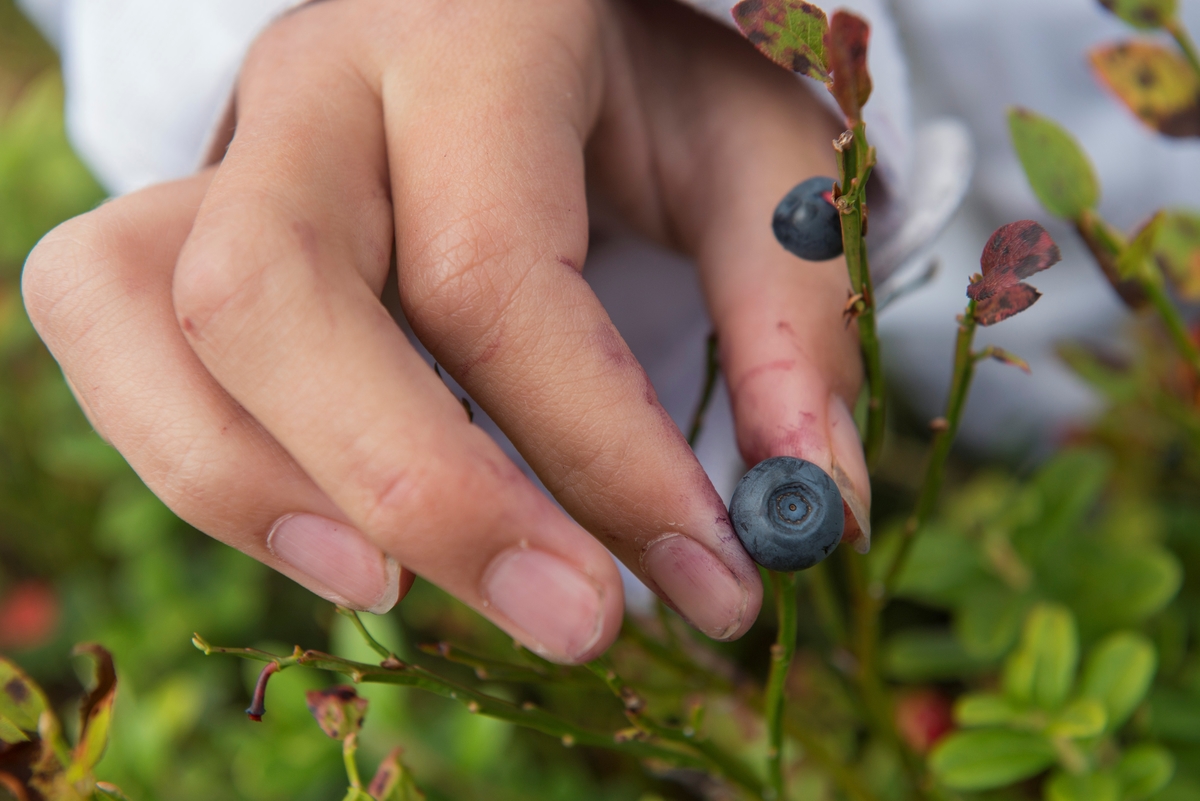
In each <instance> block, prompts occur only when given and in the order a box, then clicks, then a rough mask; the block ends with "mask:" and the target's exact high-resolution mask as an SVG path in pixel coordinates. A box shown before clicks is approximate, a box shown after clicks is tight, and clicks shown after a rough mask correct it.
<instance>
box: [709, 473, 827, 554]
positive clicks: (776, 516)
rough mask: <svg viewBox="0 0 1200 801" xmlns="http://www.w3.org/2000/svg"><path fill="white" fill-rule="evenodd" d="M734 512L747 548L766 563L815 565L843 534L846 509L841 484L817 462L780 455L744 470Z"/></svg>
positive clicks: (731, 510)
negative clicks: (747, 470)
mask: <svg viewBox="0 0 1200 801" xmlns="http://www.w3.org/2000/svg"><path fill="white" fill-rule="evenodd" d="M729 515H730V517H731V518H732V520H733V528H734V531H736V532H737V535H738V537H739V538H740V539H741V541H742V545H744V546H746V551H747V552H748V553H749V554H750V556H751V557H752V558H753V559H754V561H756V562H758V563H759V564H760V565H762V566H763V567H766V568H769V569H771V570H780V571H793V570H804V569H805V568H809V567H812V566H813V565H815V564H816V563H817V562H820V561H821V560H823V559H824V558H825V557H826V556H829V554H831V553H833V549H834V548H836V547H837V544H838V543H839V542H841V540H842V530H843V528H844V526H845V513H844V512H843V508H842V494H841V493H840V492H838V488H837V484H834V483H833V479H832V478H830V477H829V474H828V473H826V472H825V471H824V470H822V469H821V468H819V467H817V466H816V465H815V464H813V463H812V462H806V461H804V460H803V459H795V458H793V457H791V456H777V457H775V458H773V459H767V460H766V461H763V462H759V463H758V464H757V465H755V466H754V467H753V468H752V469H751V470H750V472H749V473H747V474H746V475H744V476H742V480H741V481H739V482H738V485H737V489H736V490H734V492H733V501H732V502H731V503H730V504H729Z"/></svg>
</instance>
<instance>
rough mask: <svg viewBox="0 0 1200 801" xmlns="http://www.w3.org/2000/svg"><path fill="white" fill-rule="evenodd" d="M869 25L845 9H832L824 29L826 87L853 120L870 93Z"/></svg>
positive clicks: (859, 114) (854, 121) (847, 116)
mask: <svg viewBox="0 0 1200 801" xmlns="http://www.w3.org/2000/svg"><path fill="white" fill-rule="evenodd" d="M870 38H871V27H870V26H869V25H867V23H866V21H865V20H863V19H862V18H861V17H856V16H855V15H853V14H851V13H850V12H849V11H836V12H834V14H833V20H832V21H831V22H830V25H829V30H827V31H826V32H825V52H826V54H827V55H828V59H829V70H830V72H832V74H833V84H832V85H831V86H830V89H829V91H830V92H832V93H833V97H834V99H835V100H837V103H838V106H839V107H840V108H841V109H842V113H843V114H845V115H846V119H847V120H848V121H849V122H850V123H851V124H853V123H857V122H858V121H860V120H861V119H862V107H863V106H864V105H866V103H867V99H868V98H869V97H870V96H871V73H870V72H868V71H867V42H868V40H869V39H870Z"/></svg>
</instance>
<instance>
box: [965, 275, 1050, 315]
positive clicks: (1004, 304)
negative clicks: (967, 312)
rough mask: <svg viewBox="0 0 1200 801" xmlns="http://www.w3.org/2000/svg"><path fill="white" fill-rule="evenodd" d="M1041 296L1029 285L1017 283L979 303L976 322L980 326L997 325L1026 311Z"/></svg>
mask: <svg viewBox="0 0 1200 801" xmlns="http://www.w3.org/2000/svg"><path fill="white" fill-rule="evenodd" d="M1041 296H1042V293H1041V292H1038V291H1037V290H1036V289H1034V288H1033V287H1031V286H1030V285H1029V284H1021V283H1017V284H1013V285H1012V286H1008V287H1005V288H1004V289H1002V290H1000V291H999V292H997V293H996V294H994V295H992V296H991V297H989V298H988V299H987V300H984V301H980V302H979V304H978V305H977V306H976V307H975V321H976V322H977V323H979V324H980V325H995V324H996V323H999V322H1002V321H1004V320H1007V319H1008V318H1009V317H1012V316H1013V315H1014V314H1020V313H1021V312H1023V311H1025V310H1026V309H1028V308H1029V307H1030V306H1032V305H1033V304H1034V303H1036V302H1037V299H1038V298H1040V297H1041Z"/></svg>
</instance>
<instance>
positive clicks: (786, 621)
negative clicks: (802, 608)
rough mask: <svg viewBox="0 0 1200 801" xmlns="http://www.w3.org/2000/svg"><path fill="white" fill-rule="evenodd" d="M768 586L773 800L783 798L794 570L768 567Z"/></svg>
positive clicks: (769, 769) (769, 773)
mask: <svg viewBox="0 0 1200 801" xmlns="http://www.w3.org/2000/svg"><path fill="white" fill-rule="evenodd" d="M770 575H771V587H772V589H773V590H774V592H775V611H776V615H777V616H778V620H779V622H778V626H779V630H778V633H777V635H776V637H775V644H774V645H772V646H771V670H770V672H769V673H768V675H767V689H766V697H765V698H764V700H763V707H764V713H765V716H766V719H767V776H768V780H769V781H770V783H771V788H772V789H773V790H774V791H775V795H774V798H775V799H776V801H785V795H784V793H785V782H784V775H783V713H784V708H785V706H786V703H787V677H788V672H789V671H790V670H791V667H792V657H793V656H794V655H795V653H796V585H797V578H796V574H795V573H777V572H775V571H773V570H772V571H771V573H770Z"/></svg>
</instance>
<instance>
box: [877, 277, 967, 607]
mask: <svg viewBox="0 0 1200 801" xmlns="http://www.w3.org/2000/svg"><path fill="white" fill-rule="evenodd" d="M976 325H977V323H976V321H975V301H973V300H972V301H971V302H970V303H968V304H967V310H966V312H965V313H963V315H962V316H961V317H959V319H958V337H957V339H956V340H955V345H954V376H953V378H952V379H951V382H950V397H949V398H948V399H947V401H946V414H945V416H944V417H943V418H942V419H941V420H940V421H938V422H939V428H938V431H937V433H936V434H934V437H933V446H932V448H931V452H930V455H929V464H928V466H927V467H926V468H925V480H924V482H923V483H922V485H921V494H920V496H919V497H918V499H917V506H916V509H915V510H914V511H913V514H912V516H910V517H909V518H908V522H907V523H906V524H905V526H904V530H903V531H902V532H901V535H900V537H901V539H900V548H899V550H898V551H897V552H896V556H895V558H894V559H892V563H891V565H889V567H888V570H887V573H886V574H885V576H884V580H883V598H884V599H886V598H887V597H888V596H889V595H891V593H892V591H893V590H894V589H895V587H896V580H897V578H899V576H900V573H901V571H902V570H903V569H904V564H905V562H906V561H907V560H908V555H909V552H910V551H911V549H912V543H913V538H914V537H915V536H916V533H917V531H919V530H920V529H921V527H922V526H924V525H925V523H926V522H928V520H929V516H930V515H931V514H933V510H934V508H936V506H937V500H938V495H939V494H940V492H941V489H942V481H943V479H944V478H945V473H946V460H947V459H948V458H949V456H950V448H951V446H952V445H953V444H954V437H955V435H956V434H957V433H958V426H959V423H960V422H961V421H962V413H963V409H964V408H965V407H966V405H967V396H968V394H969V393H970V391H971V379H972V378H973V377H974V375H975V363H976V361H977V357H976V354H975V353H974V352H973V351H972V350H971V344H972V343H973V342H974V339H975V328H976Z"/></svg>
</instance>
